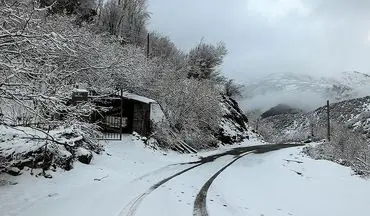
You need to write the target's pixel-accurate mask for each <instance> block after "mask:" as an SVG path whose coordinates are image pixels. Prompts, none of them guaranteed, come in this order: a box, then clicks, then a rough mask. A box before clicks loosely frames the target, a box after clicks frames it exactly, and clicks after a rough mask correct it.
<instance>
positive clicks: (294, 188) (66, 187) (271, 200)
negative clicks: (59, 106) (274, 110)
mask: <svg viewBox="0 0 370 216" xmlns="http://www.w3.org/2000/svg"><path fill="white" fill-rule="evenodd" d="M261 144H263V143H261V142H259V141H258V140H253V141H246V142H244V143H242V144H241V145H237V146H234V147H240V146H251V145H261ZM230 148H232V147H225V148H223V149H221V150H217V151H213V152H204V153H198V154H197V155H195V154H193V155H180V154H177V153H173V152H169V153H163V152H159V151H154V150H151V149H149V148H145V147H144V145H143V144H142V143H141V142H140V141H138V140H135V139H134V138H133V137H131V136H127V137H125V139H124V140H123V141H114V142H109V143H108V144H107V148H106V151H105V152H104V153H103V155H100V156H97V155H96V156H95V157H94V159H93V162H92V164H90V165H83V164H80V163H78V162H76V163H75V168H74V169H73V170H71V171H68V172H66V171H61V170H59V171H57V172H55V173H52V175H53V178H52V179H45V178H40V177H39V178H36V177H33V176H30V175H29V172H25V173H24V174H23V175H22V176H20V177H11V176H7V175H3V176H0V180H1V181H2V182H5V180H6V181H11V182H17V183H18V184H16V185H5V186H0V215H4V216H10V215H12V216H13V215H25V216H26V215H27V216H33V215H34V216H40V215H48V216H59V215H60V216H62V215H63V216H65V215H68V216H74V215H76V216H84V215H87V216H95V215H96V216H100V215H104V216H105V215H107V216H110V215H112V216H119V215H122V216H126V215H127V216H128V215H130V216H133V215H136V216H144V215H158V216H159V215H160V216H167V215H168V216H173V215H176V216H182V215H184V216H185V215H187V216H189V215H201V216H203V215H209V216H227V215H240V216H242V215H256V216H261V215H264V216H267V215H272V216H279V215H299V216H306V215H307V216H312V215H317V216H320V215H325V216H328V215H336V216H340V215H343V216H347V215H356V216H361V215H364V216H365V215H366V216H367V215H369V212H370V205H368V203H369V201H370V181H369V180H364V179H361V178H359V177H358V176H352V175H351V170H350V169H349V168H346V167H343V166H340V165H337V164H335V163H331V162H328V161H315V160H312V159H310V158H308V157H306V156H304V155H302V154H301V153H300V151H301V149H302V147H292V148H286V149H281V150H277V151H272V152H268V153H263V154H255V153H253V152H249V151H247V152H245V153H244V154H242V155H240V154H239V155H240V156H239V157H238V158H235V156H238V155H235V156H234V155H225V156H221V157H218V158H215V160H214V161H210V162H208V163H204V164H197V163H194V164H189V163H187V162H191V161H197V160H198V159H199V156H202V157H206V156H210V155H213V154H218V153H222V152H225V151H227V150H228V149H230ZM178 163H184V164H178ZM174 164H175V165H174ZM227 165H229V166H228V167H226V166H227ZM223 168H225V169H224V170H222V169H223ZM220 170H221V171H222V172H220V173H218V174H219V175H218V176H215V174H216V173H217V172H219V171H220ZM171 176H172V177H173V178H169V177H171ZM212 176H213V177H214V179H213V182H212V181H211V182H210V179H211V177H212ZM207 182H208V183H209V184H208V185H207ZM207 186H208V187H207ZM202 191H203V192H205V194H202ZM202 197H203V198H204V200H203V201H204V203H203V202H202V201H199V200H202ZM196 200H197V201H196ZM197 202H198V203H197ZM194 203H195V205H194ZM202 205H203V207H204V208H203V210H201V209H197V207H196V206H198V207H199V206H200V207H202Z"/></svg>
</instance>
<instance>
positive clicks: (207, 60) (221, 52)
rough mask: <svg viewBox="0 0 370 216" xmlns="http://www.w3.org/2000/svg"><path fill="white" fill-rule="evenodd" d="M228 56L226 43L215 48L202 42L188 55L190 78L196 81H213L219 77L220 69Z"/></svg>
mask: <svg viewBox="0 0 370 216" xmlns="http://www.w3.org/2000/svg"><path fill="white" fill-rule="evenodd" d="M226 54H227V49H226V46H225V44H224V43H222V42H220V43H218V44H217V45H216V46H215V45H213V44H207V43H204V42H203V41H201V42H200V43H199V44H198V45H197V46H196V47H194V48H193V49H191V50H190V52H189V54H188V65H189V73H188V76H189V77H192V78H196V79H211V78H214V77H216V76H218V75H219V71H217V70H218V67H219V66H220V65H221V64H222V62H223V59H224V57H225V56H226Z"/></svg>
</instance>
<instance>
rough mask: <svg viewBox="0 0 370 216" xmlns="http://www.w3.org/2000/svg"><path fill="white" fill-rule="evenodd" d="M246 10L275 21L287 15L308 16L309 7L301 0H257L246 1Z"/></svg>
mask: <svg viewBox="0 0 370 216" xmlns="http://www.w3.org/2000/svg"><path fill="white" fill-rule="evenodd" d="M247 9H248V12H251V13H254V14H255V15H256V16H260V17H263V18H266V19H267V20H268V21H269V22H273V23H276V22H278V21H280V20H282V19H284V18H286V17H288V16H289V15H293V16H294V15H295V16H308V15H309V14H310V8H309V7H308V6H307V5H306V4H305V3H304V2H303V1H302V0H258V1H251V0H250V1H248V3H247Z"/></svg>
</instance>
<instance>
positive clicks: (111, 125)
mask: <svg viewBox="0 0 370 216" xmlns="http://www.w3.org/2000/svg"><path fill="white" fill-rule="evenodd" d="M91 99H92V101H93V102H94V103H95V104H97V105H98V106H100V107H102V109H101V110H102V111H101V112H99V113H96V114H95V115H94V117H93V121H94V122H99V124H100V126H101V127H102V129H103V132H107V133H120V132H122V133H132V132H137V133H138V134H140V135H142V136H148V135H150V134H151V132H152V124H153V123H156V122H159V121H162V120H163V118H164V115H163V112H162V110H161V108H160V106H159V104H158V103H157V102H156V101H154V100H152V99H150V98H146V97H143V96H140V95H136V94H132V93H127V92H122V93H121V94H120V93H119V94H110V95H107V96H93V97H91Z"/></svg>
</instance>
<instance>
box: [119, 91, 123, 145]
mask: <svg viewBox="0 0 370 216" xmlns="http://www.w3.org/2000/svg"><path fill="white" fill-rule="evenodd" d="M122 118H123V90H122V89H121V118H120V119H119V124H120V125H119V128H120V133H119V139H120V140H122V132H123V128H122V120H123V119H122Z"/></svg>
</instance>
